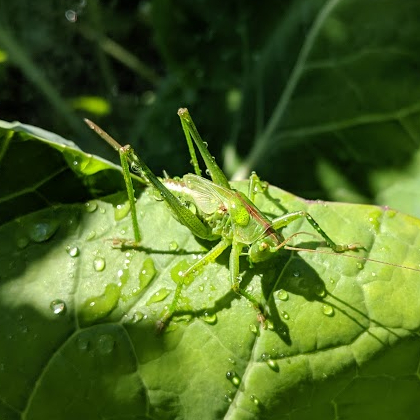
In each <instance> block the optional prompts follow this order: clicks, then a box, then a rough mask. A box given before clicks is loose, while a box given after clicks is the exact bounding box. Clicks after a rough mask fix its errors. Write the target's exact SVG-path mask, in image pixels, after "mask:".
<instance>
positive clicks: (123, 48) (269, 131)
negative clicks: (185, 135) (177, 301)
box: [0, 0, 420, 216]
mask: <svg viewBox="0 0 420 420" xmlns="http://www.w3.org/2000/svg"><path fill="white" fill-rule="evenodd" d="M0 9H1V10H2V13H1V16H0V83H2V89H1V91H0V116H1V118H3V119H6V120H16V119H18V120H22V121H25V122H28V123H31V124H34V125H36V126H40V127H45V128H48V129H50V130H52V131H54V132H59V133H61V134H62V135H64V136H66V137H67V138H77V139H78V144H80V145H81V147H83V149H84V150H89V151H94V150H96V152H95V153H96V154H98V155H101V156H112V151H110V150H107V149H106V147H105V146H101V144H100V142H98V141H97V139H95V140H93V137H92V136H91V133H89V131H88V130H87V129H85V128H84V127H81V122H80V120H81V117H89V118H91V119H93V120H95V121H97V122H98V123H99V124H100V125H106V127H107V129H108V130H109V131H111V132H112V133H113V135H114V136H115V137H116V138H118V139H120V140H121V142H123V143H126V142H129V143H131V144H133V145H134V146H135V148H136V149H139V150H142V151H143V154H144V157H145V159H146V161H147V162H150V165H151V166H152V169H153V170H155V171H157V170H158V169H159V168H161V167H165V168H166V169H167V170H168V172H169V173H175V174H179V173H185V172H186V171H187V170H189V168H188V159H185V158H184V157H185V152H184V150H186V149H181V146H180V144H183V140H182V133H181V132H179V133H178V132H177V131H176V130H174V129H173V127H174V126H175V125H176V124H177V122H176V115H175V112H174V111H175V110H176V109H178V108H179V106H188V108H189V109H190V110H191V112H192V114H193V115H194V116H195V120H196V122H197V125H198V126H199V127H200V130H201V132H202V133H205V134H206V139H207V141H208V142H209V144H212V145H213V150H214V153H215V155H216V157H217V158H218V161H219V162H224V170H225V171H226V173H228V174H229V176H232V175H234V174H236V176H245V177H246V175H247V174H248V173H249V171H251V170H256V171H257V172H258V173H260V174H261V176H262V177H263V178H264V179H267V180H269V181H270V182H271V183H273V184H275V185H281V186H282V187H284V188H285V189H287V190H289V191H292V192H294V193H296V194H298V195H301V196H304V197H308V198H314V199H315V198H321V199H334V200H339V201H352V202H359V203H360V202H364V203H376V204H381V205H389V206H392V207H394V208H397V209H399V210H400V211H405V212H407V213H410V214H413V215H417V216H419V215H420V213H419V206H418V202H419V196H418V191H419V188H418V185H419V170H418V168H419V167H420V166H419V165H418V161H419V157H418V149H419V147H418V145H419V133H420V128H419V123H418V121H419V112H418V109H419V105H418V99H417V98H418V97H419V93H420V92H419V86H420V84H419V76H418V74H419V72H418V68H419V55H418V51H419V49H420V45H419V42H420V41H419V40H420V36H419V32H420V29H419V25H418V21H419V17H420V3H419V2H418V1H417V0H405V1H400V2H398V1H396V0H370V1H365V0H312V1H306V0H284V1H282V2H277V3H276V4H272V3H271V2H259V3H258V4H257V3H254V2H239V1H231V2H225V1H223V0H212V1H209V0H204V1H200V2H197V1H195V0H179V1H176V2H174V1H168V0H153V1H144V0H140V1H139V2H112V1H111V2H110V1H101V2H99V1H98V0H91V1H89V2H79V3H77V4H69V3H66V2H64V3H63V4H57V3H56V2H54V1H53V0H44V1H42V2H30V1H28V0H19V1H15V2H10V1H6V0H0ZM34 33H35V34H36V36H34ZM139 40H141V42H139ZM69 51H71V53H69ZM92 98H93V99H94V100H93V101H92V100H91V99H92ZM82 113H83V115H82ZM86 113H88V115H85V114H86ZM52 115H54V118H51V116H52ZM105 115H106V123H105V122H104V121H103V120H100V118H102V119H103V118H104V116H105ZM98 119H99V120H98ZM168 133H171V135H168ZM101 147H102V149H101ZM107 153H108V155H107ZM222 158H223V160H222ZM115 160H116V159H115ZM279 162H281V164H279Z"/></svg>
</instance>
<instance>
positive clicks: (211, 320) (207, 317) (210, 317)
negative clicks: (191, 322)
mask: <svg viewBox="0 0 420 420" xmlns="http://www.w3.org/2000/svg"><path fill="white" fill-rule="evenodd" d="M202 319H203V321H204V322H207V324H211V325H214V324H216V322H217V315H216V314H209V313H208V312H204V315H203V317H202Z"/></svg>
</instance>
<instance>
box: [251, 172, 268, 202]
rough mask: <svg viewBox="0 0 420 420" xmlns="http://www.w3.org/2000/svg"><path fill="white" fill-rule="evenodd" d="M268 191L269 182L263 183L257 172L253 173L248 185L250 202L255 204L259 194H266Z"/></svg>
mask: <svg viewBox="0 0 420 420" xmlns="http://www.w3.org/2000/svg"><path fill="white" fill-rule="evenodd" d="M266 189H267V182H266V181H261V179H260V177H259V176H258V175H257V174H256V173H255V172H252V173H251V176H250V177H249V184H248V198H249V199H250V201H251V202H252V203H254V204H255V196H256V195H257V193H259V192H264V191H265V190H266Z"/></svg>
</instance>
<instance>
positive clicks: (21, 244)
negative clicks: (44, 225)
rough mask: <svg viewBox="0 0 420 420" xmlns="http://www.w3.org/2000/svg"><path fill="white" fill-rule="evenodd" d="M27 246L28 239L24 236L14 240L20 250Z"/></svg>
mask: <svg viewBox="0 0 420 420" xmlns="http://www.w3.org/2000/svg"><path fill="white" fill-rule="evenodd" d="M28 244H29V238H27V237H26V236H22V237H20V238H18V239H16V245H17V247H18V248H20V249H23V248H26V247H27V246H28Z"/></svg>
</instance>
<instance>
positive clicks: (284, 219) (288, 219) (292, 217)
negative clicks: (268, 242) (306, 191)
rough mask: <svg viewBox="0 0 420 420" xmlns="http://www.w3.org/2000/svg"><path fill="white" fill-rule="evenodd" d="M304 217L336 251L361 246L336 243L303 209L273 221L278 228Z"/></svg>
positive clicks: (274, 226) (276, 228) (273, 224)
mask: <svg viewBox="0 0 420 420" xmlns="http://www.w3.org/2000/svg"><path fill="white" fill-rule="evenodd" d="M302 217H304V218H305V219H306V220H307V221H308V222H309V224H310V225H311V226H312V227H313V228H314V229H315V230H316V231H317V232H318V233H319V234H320V235H321V236H322V237H323V238H324V239H325V242H326V243H327V245H328V246H329V247H330V248H331V249H332V250H333V251H334V252H344V251H349V250H354V249H359V248H361V246H360V245H359V244H336V243H335V242H334V241H333V240H332V239H331V238H330V237H329V236H328V235H327V233H326V232H325V231H324V230H323V229H322V228H321V226H319V224H318V223H317V222H316V221H315V220H314V218H313V217H312V216H311V215H310V214H309V213H308V212H306V211H303V210H300V211H295V212H292V213H287V214H284V215H283V216H280V217H277V218H276V219H274V220H273V221H272V227H273V228H274V229H275V230H278V229H281V228H283V227H286V226H287V225H289V224H290V223H291V222H293V221H294V220H297V219H300V218H302Z"/></svg>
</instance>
